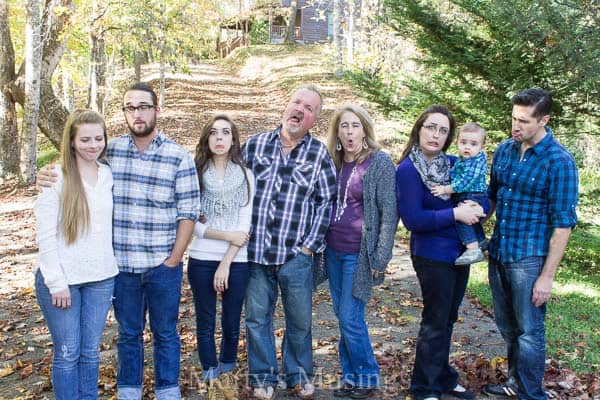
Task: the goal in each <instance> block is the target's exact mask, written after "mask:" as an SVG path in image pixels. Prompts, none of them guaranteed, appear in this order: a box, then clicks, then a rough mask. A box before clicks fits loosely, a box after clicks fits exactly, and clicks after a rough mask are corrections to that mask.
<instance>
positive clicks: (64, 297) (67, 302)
mask: <svg viewBox="0 0 600 400" xmlns="http://www.w3.org/2000/svg"><path fill="white" fill-rule="evenodd" d="M52 305H53V306H55V307H58V308H65V309H66V308H69V307H71V292H70V291H69V289H68V288H67V289H65V290H61V291H60V292H57V293H54V294H53V295H52Z"/></svg>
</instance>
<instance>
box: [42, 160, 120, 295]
mask: <svg viewBox="0 0 600 400" xmlns="http://www.w3.org/2000/svg"><path fill="white" fill-rule="evenodd" d="M98 165H99V169H98V181H97V182H96V185H95V186H90V185H88V184H87V183H85V181H84V188H85V194H86V197H87V202H88V207H89V210H90V225H89V232H88V233H87V234H85V233H84V234H83V235H81V236H80V237H79V238H77V240H76V241H75V242H74V243H72V244H70V245H68V246H67V244H66V243H65V238H64V236H63V234H62V232H61V229H60V221H61V212H60V208H61V207H60V204H61V203H60V195H61V191H62V184H63V175H62V171H61V167H60V166H57V167H56V168H55V169H54V170H55V172H56V173H57V174H58V182H57V183H56V184H55V185H53V186H52V187H51V188H45V189H43V190H42V192H41V193H40V194H39V196H38V198H37V200H36V202H35V206H34V211H35V216H36V220H37V242H38V247H39V256H38V268H39V269H40V271H41V273H42V276H43V277H44V283H45V284H46V286H47V287H48V289H49V290H50V293H57V292H60V291H62V290H65V289H67V288H68V285H75V284H80V283H86V282H96V281H101V280H104V279H107V278H110V277H112V276H115V275H116V274H117V273H118V272H119V271H118V268H117V260H116V259H115V255H114V252H113V246H112V211H113V198H112V186H113V178H112V173H111V171H110V168H109V167H108V166H106V165H104V164H100V163H99V164H98Z"/></svg>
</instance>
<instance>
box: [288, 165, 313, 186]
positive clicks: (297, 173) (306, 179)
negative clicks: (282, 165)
mask: <svg viewBox="0 0 600 400" xmlns="http://www.w3.org/2000/svg"><path fill="white" fill-rule="evenodd" d="M313 171H314V167H313V165H311V164H309V163H303V164H296V166H295V168H294V170H293V171H292V183H294V184H296V185H298V186H302V187H305V188H308V187H309V186H310V184H311V182H312V176H313Z"/></svg>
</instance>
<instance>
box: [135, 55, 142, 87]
mask: <svg viewBox="0 0 600 400" xmlns="http://www.w3.org/2000/svg"><path fill="white" fill-rule="evenodd" d="M143 63H144V53H142V52H141V51H136V52H135V60H134V70H135V81H136V82H139V81H141V80H142V64H143Z"/></svg>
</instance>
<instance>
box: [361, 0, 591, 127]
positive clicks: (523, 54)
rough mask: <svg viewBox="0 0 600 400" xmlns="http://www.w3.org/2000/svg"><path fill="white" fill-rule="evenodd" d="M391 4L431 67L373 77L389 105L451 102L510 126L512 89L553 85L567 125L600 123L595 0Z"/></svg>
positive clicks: (401, 0)
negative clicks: (542, 2) (403, 73)
mask: <svg viewBox="0 0 600 400" xmlns="http://www.w3.org/2000/svg"><path fill="white" fill-rule="evenodd" d="M385 5H386V13H385V16H384V20H385V21H386V22H387V23H388V24H389V25H390V26H391V27H392V28H393V29H394V30H396V31H397V32H398V34H399V35H401V36H402V37H404V38H407V39H412V40H414V41H415V43H416V45H417V47H418V50H419V52H420V53H421V54H420V57H419V58H418V59H417V61H418V62H419V63H420V65H422V67H423V69H422V70H419V71H417V72H416V73H415V74H413V75H412V76H394V77H390V76H378V75H370V76H367V80H366V82H368V83H369V85H368V86H366V85H364V86H363V85H361V87H362V88H364V89H365V90H367V91H368V93H369V95H370V97H372V98H373V100H375V101H377V99H378V98H379V99H381V103H382V105H383V106H384V108H386V109H388V110H398V111H402V112H406V111H410V114H415V113H417V112H418V111H421V110H422V109H423V108H425V106H427V105H430V104H432V103H442V104H445V105H447V106H449V107H450V108H451V109H452V110H453V111H454V112H455V113H456V114H457V116H458V117H459V119H460V120H477V121H480V122H481V123H483V124H484V125H485V126H486V127H488V128H490V129H492V130H497V131H504V132H506V131H507V130H508V129H509V127H510V120H509V116H510V108H509V107H510V101H509V99H510V96H512V95H513V94H514V93H515V92H517V91H519V90H522V89H524V88H528V87H543V88H546V89H548V90H550V91H551V92H552V93H553V95H554V98H555V100H556V108H555V110H554V112H553V119H552V126H553V127H554V128H555V130H556V131H557V132H566V131H569V132H570V133H573V132H577V133H582V132H588V133H591V132H594V130H595V128H596V127H597V126H598V117H599V115H600V106H599V104H598V102H597V99H598V81H597V78H596V77H597V76H598V75H599V73H600V70H599V67H598V65H599V64H598V62H597V60H598V58H599V57H600V46H598V43H599V42H600V40H599V34H598V30H597V25H598V14H597V12H594V6H593V2H592V1H590V0H584V1H572V0H566V1H561V2H557V1H548V2H544V6H541V5H540V3H539V2H536V1H533V0H526V1H518V2H517V1H509V0H495V1H492V0H454V1H441V0H428V1H424V0H386V1H385ZM354 78H355V79H354V80H356V81H357V82H359V83H366V82H365V81H363V80H362V78H364V77H362V78H361V79H357V77H356V76H354ZM376 81H380V82H382V83H380V84H375V82H376ZM417 110H418V111H417Z"/></svg>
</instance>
